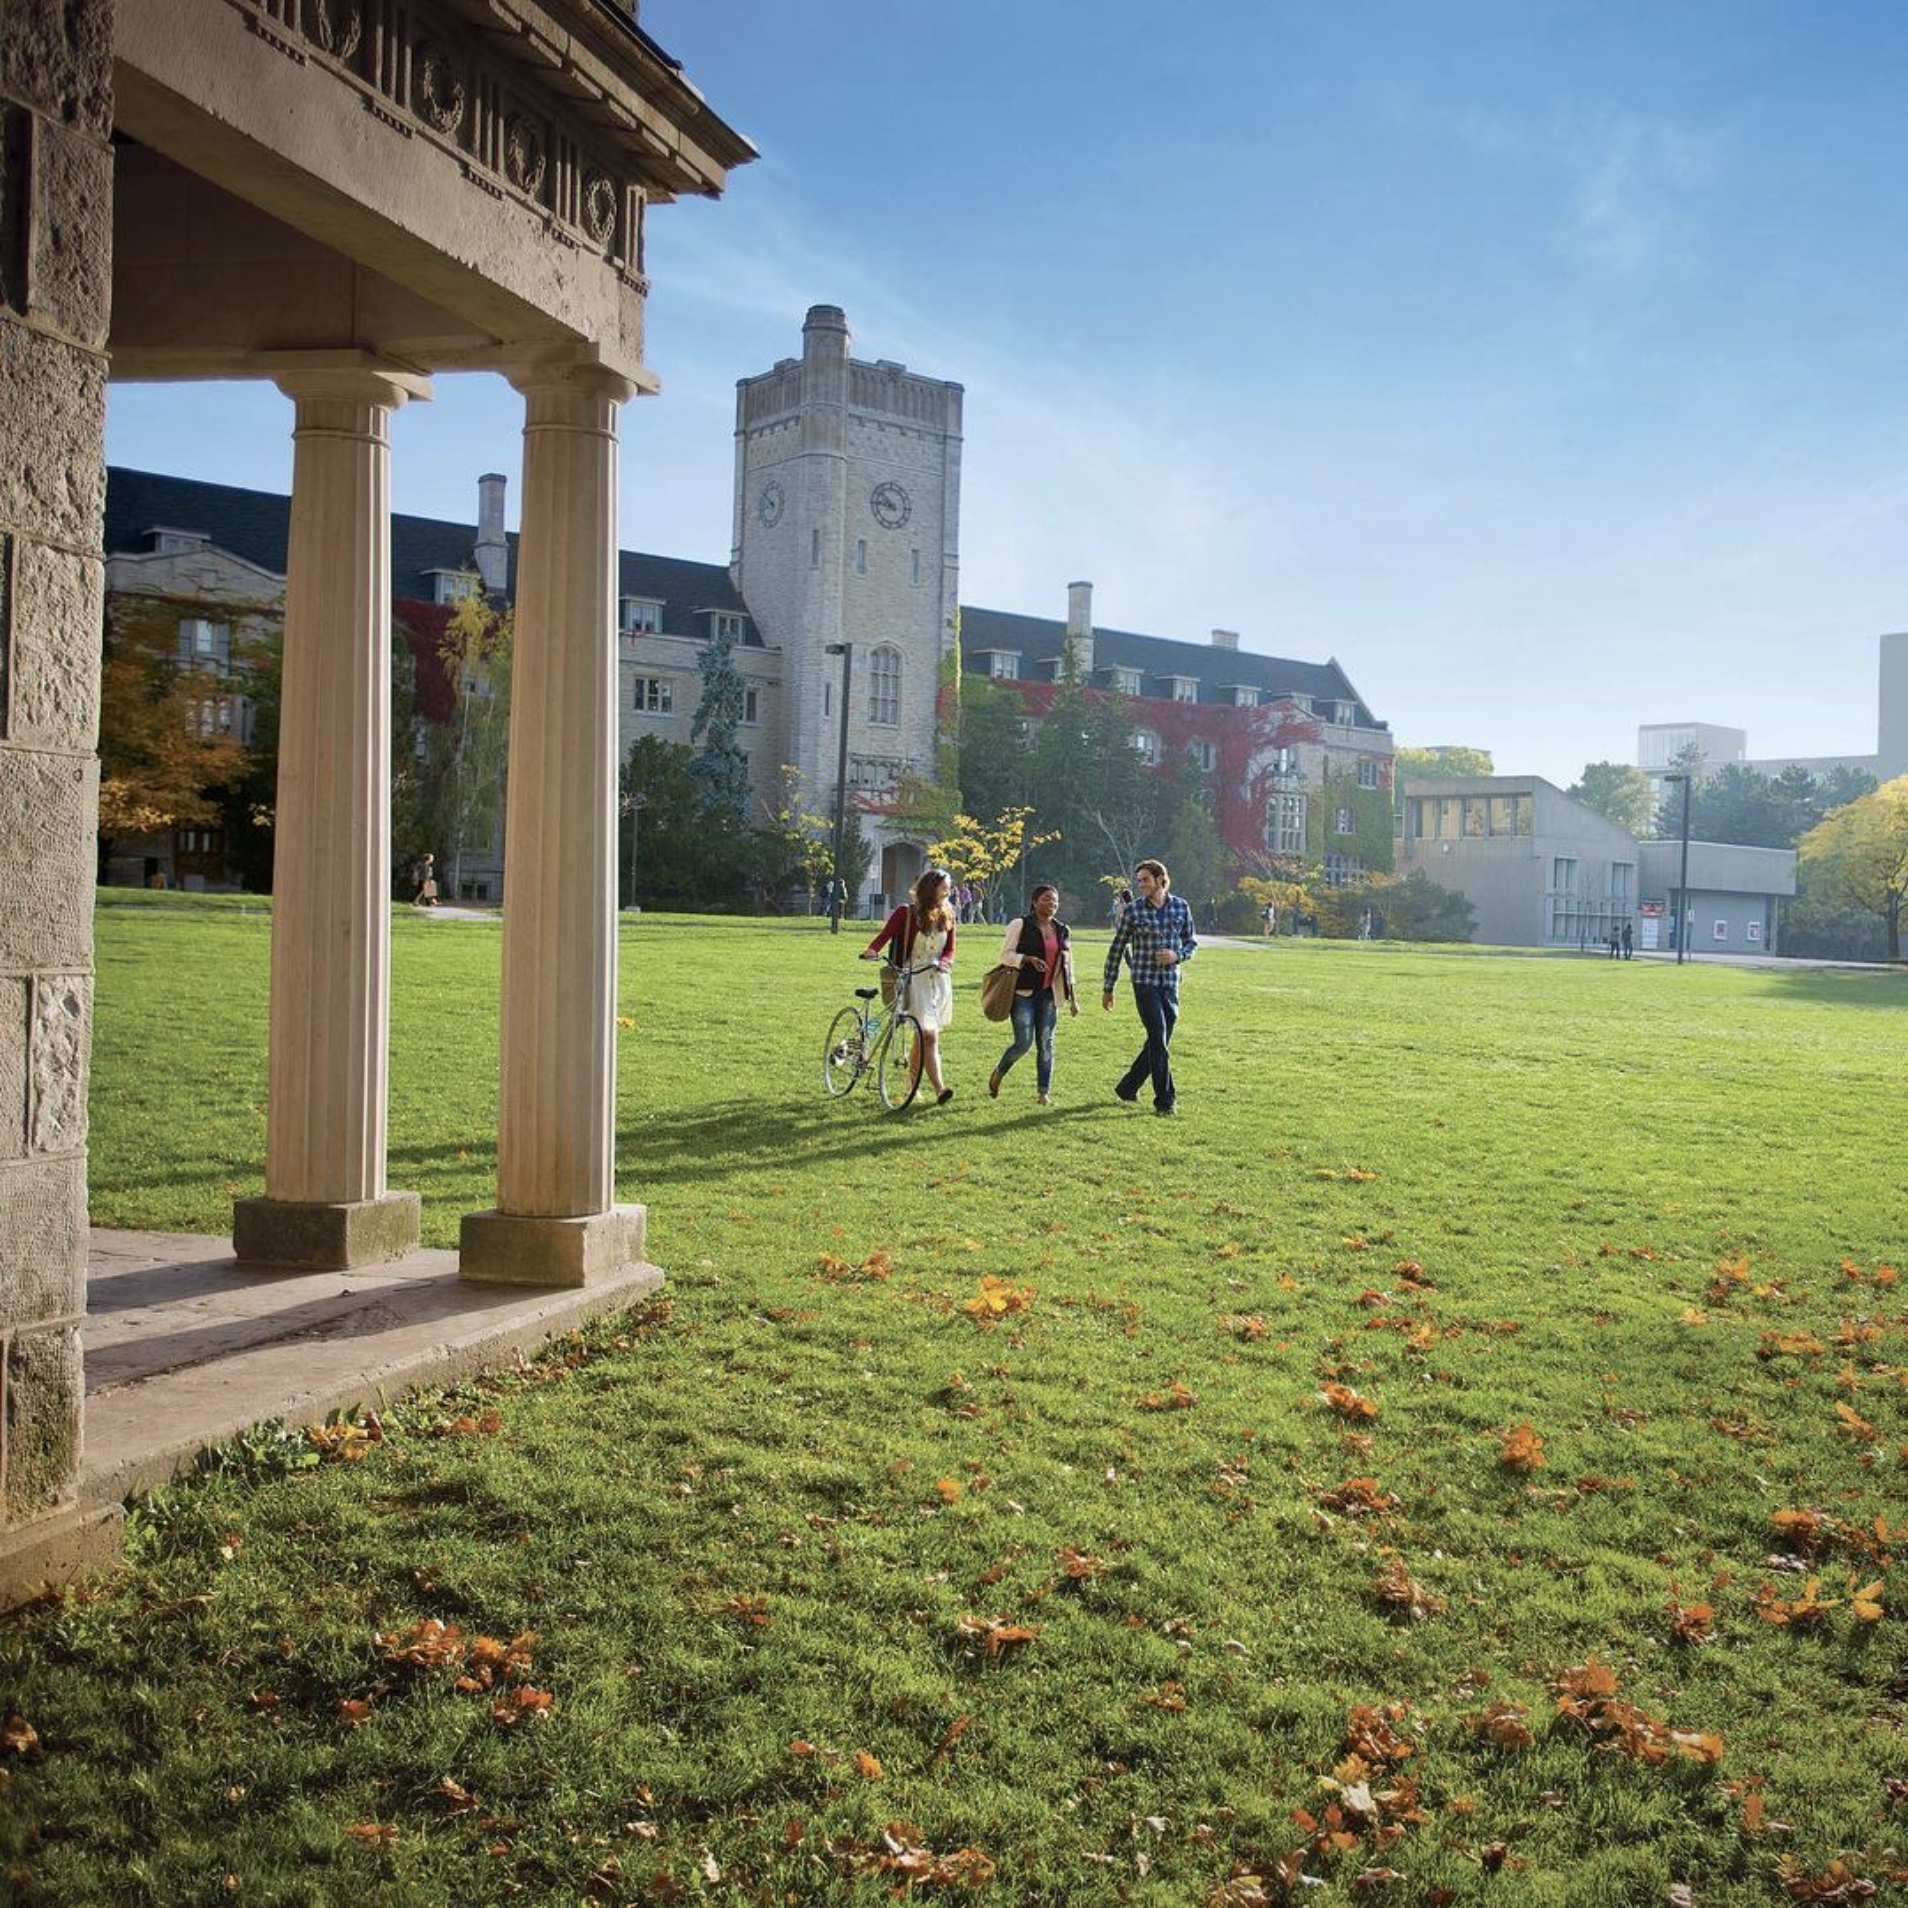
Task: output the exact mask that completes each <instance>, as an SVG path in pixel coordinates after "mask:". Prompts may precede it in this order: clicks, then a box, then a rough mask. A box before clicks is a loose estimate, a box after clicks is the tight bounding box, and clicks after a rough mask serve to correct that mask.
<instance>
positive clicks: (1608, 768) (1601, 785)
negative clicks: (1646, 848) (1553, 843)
mask: <svg viewBox="0 0 1908 1908" xmlns="http://www.w3.org/2000/svg"><path fill="white" fill-rule="evenodd" d="M1564 792H1565V793H1566V794H1567V795H1568V796H1569V797H1570V799H1571V800H1572V801H1576V802H1581V803H1582V804H1583V805H1584V807H1585V808H1588V809H1593V810H1594V811H1595V812H1596V813H1597V814H1599V815H1601V816H1602V817H1603V818H1604V819H1605V820H1606V821H1613V822H1615V823H1616V825H1617V826H1618V827H1619V828H1622V829H1626V830H1627V831H1628V832H1629V833H1630V834H1632V835H1647V834H1648V833H1649V832H1650V822H1651V818H1652V816H1653V814H1654V812H1655V801H1654V799H1653V797H1652V796H1651V794H1650V778H1649V777H1648V776H1647V775H1645V774H1644V773H1643V771H1642V770H1641V769H1640V768H1632V767H1631V766H1630V765H1629V764H1628V763H1627V762H1586V763H1585V764H1584V769H1583V775H1582V777H1581V778H1580V779H1579V780H1577V781H1575V782H1572V783H1571V785H1570V786H1569V788H1568V789H1566V790H1565V791H1564Z"/></svg>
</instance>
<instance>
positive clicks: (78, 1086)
mask: <svg viewBox="0 0 1908 1908" xmlns="http://www.w3.org/2000/svg"><path fill="white" fill-rule="evenodd" d="M92 1025H93V983H92V981H91V980H90V979H89V978H88V977H87V976H86V975H84V974H42V975H40V976H38V977H37V978H36V979H35V981H34V983H33V1024H32V1029H31V1032H30V1034H29V1036H28V1046H27V1081H28V1087H27V1093H28V1127H27V1145H28V1148H29V1149H30V1150H31V1151H32V1152H35V1153H79V1152H84V1151H85V1149H86V1072H87V1067H86V1062H87V1056H88V1054H89V1052H90V1051H91V1046H92V1042H91V1038H90V1036H91V1032H92Z"/></svg>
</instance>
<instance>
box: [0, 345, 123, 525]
mask: <svg viewBox="0 0 1908 1908" xmlns="http://www.w3.org/2000/svg"><path fill="white" fill-rule="evenodd" d="M0 391H4V392H6V394H7V403H6V413H5V421H4V423H0V523H6V524H7V525H9V526H10V527H11V528H13V529H14V530H16V531H18V532H23V533H25V534H26V535H28V536H36V537H42V538H44V539H45V540H46V541H47V542H49V543H59V544H64V545H65V546H66V547H67V548H68V549H73V550H87V551H93V550H97V549H98V548H99V546H100V539H101V536H102V534H103V526H104V520H105V508H106V458H105V454H104V452H103V450H102V445H103V443H104V432H105V428H106V360H105V358H104V357H103V356H101V355H100V354H99V353H98V352H94V351H83V350H81V349H80V348H79V347H78V346H77V345H69V344H63V343H62V342H61V341H60V340H59V339H57V338H49V337H47V336H46V335H45V334H44V333H41V332H37V331H34V330H32V329H30V328H29V327H28V326H26V325H23V324H20V323H18V322H16V321H11V320H8V319H6V318H5V317H0Z"/></svg>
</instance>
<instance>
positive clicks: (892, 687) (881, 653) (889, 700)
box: [868, 643, 901, 728]
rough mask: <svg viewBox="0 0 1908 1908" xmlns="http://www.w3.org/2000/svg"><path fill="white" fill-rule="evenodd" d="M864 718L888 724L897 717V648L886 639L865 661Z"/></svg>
mask: <svg viewBox="0 0 1908 1908" xmlns="http://www.w3.org/2000/svg"><path fill="white" fill-rule="evenodd" d="M868 720H869V721H870V722H874V723H880V724H882V725H884V726H886V727H888V728H895V727H898V726H899V724H900V721H901V652H900V650H898V649H895V648H893V647H892V646H891V645H889V644H887V643H883V644H882V646H881V647H880V648H879V649H877V650H876V651H875V652H874V654H873V655H872V656H871V657H870V658H869V661H868Z"/></svg>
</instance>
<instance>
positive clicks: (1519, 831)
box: [1491, 795, 1530, 835]
mask: <svg viewBox="0 0 1908 1908" xmlns="http://www.w3.org/2000/svg"><path fill="white" fill-rule="evenodd" d="M1491 833H1492V834H1493V835H1528V834H1529V833H1530V797H1529V796H1528V795H1493V796H1492V797H1491Z"/></svg>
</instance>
